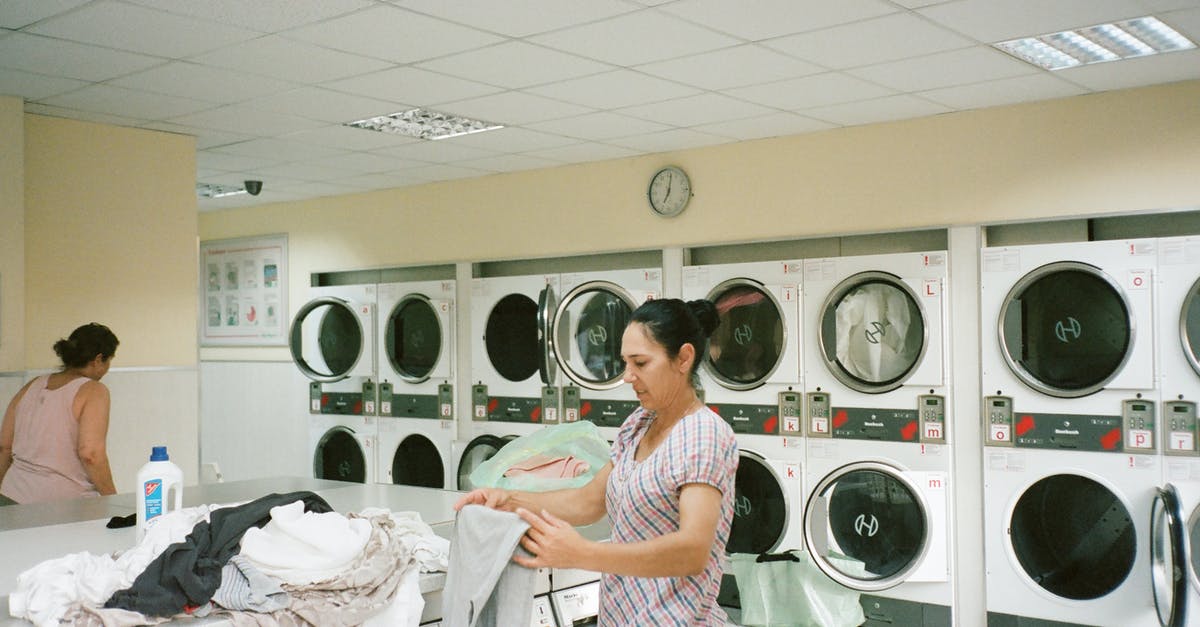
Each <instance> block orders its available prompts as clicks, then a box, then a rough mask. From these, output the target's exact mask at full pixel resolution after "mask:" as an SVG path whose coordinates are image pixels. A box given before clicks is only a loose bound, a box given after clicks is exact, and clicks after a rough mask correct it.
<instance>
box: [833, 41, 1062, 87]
mask: <svg viewBox="0 0 1200 627" xmlns="http://www.w3.org/2000/svg"><path fill="white" fill-rule="evenodd" d="M1040 71H1041V70H1040V69H1038V68H1036V67H1034V66H1032V65H1029V64H1028V63H1025V62H1023V61H1018V60H1016V59H1014V58H1013V57H1010V56H1008V55H1007V54H1004V53H1003V52H1000V51H999V50H996V49H994V48H990V47H987V46H975V47H973V48H964V49H962V50H952V51H950V52H939V53H936V54H931V55H926V56H923V57H917V58H914V59H905V60H903V61H894V62H891V63H881V64H879V65H872V66H868V67H863V68H858V69H855V70H848V71H847V73H848V74H852V75H854V76H857V77H859V78H861V79H864V80H868V81H873V82H876V83H879V84H880V85H886V86H888V87H891V88H893V89H897V90H900V91H925V90H929V89H937V88H938V87H950V86H952V85H968V84H971V83H978V82H981V81H989V80H996V79H1001V78H1010V77H1013V76H1021V75H1025V74H1034V73H1036V72H1040Z"/></svg>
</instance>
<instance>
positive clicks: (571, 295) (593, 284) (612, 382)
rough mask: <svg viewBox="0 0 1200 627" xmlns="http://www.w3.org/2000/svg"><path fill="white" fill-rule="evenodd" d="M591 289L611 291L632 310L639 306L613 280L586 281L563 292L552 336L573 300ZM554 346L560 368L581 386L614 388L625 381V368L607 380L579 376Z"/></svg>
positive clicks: (555, 357) (597, 388)
mask: <svg viewBox="0 0 1200 627" xmlns="http://www.w3.org/2000/svg"><path fill="white" fill-rule="evenodd" d="M591 291H604V292H609V293H610V294H612V295H613V296H616V297H617V298H619V299H621V301H622V302H624V303H625V304H626V305H628V306H629V311H630V312H632V311H633V310H635V309H637V308H638V304H637V303H635V302H633V297H632V296H631V295H630V294H629V292H628V291H626V290H625V288H623V287H621V286H620V285H617V284H616V283H613V282H612V281H586V282H584V283H580V284H579V285H576V286H575V287H573V288H571V291H569V292H567V293H566V294H563V297H562V300H560V301H558V308H557V309H556V310H555V311H554V318H553V319H552V321H551V324H552V327H551V329H552V332H551V333H550V336H551V337H554V338H557V337H558V333H559V329H558V325H559V323H560V322H562V321H563V319H564V318H563V313H565V312H566V310H567V307H568V306H569V305H570V304H571V301H572V300H574V299H575V298H576V297H577V296H579V295H580V294H582V293H584V292H591ZM552 346H553V350H552V351H551V352H553V353H554V359H555V361H556V362H558V367H559V369H560V370H562V372H563V373H564V374H566V375H567V377H568V378H570V379H571V381H573V382H575V383H576V384H578V385H579V386H580V387H585V388H587V389H589V390H612V389H615V388H618V387H620V386H621V384H623V383H624V382H625V381H624V378H625V369H624V368H622V369H621V374H619V375H617V376H616V377H613V378H611V379H607V380H605V381H586V380H584V377H581V376H579V375H578V374H577V373H576V372H575V371H574V370H572V369H571V366H570V365H569V364H567V363H565V361H566V360H564V359H563V356H562V351H561V350H559V347H558V343H557V342H555V343H554V344H553V345H552Z"/></svg>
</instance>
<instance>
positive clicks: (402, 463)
mask: <svg viewBox="0 0 1200 627" xmlns="http://www.w3.org/2000/svg"><path fill="white" fill-rule="evenodd" d="M392 483H393V484H396V485H412V486H418V487H422V488H438V489H439V490H440V489H442V488H445V487H446V466H445V464H444V462H443V460H442V454H441V453H440V452H438V448H437V445H435V444H434V443H433V442H432V441H430V439H429V438H427V437H425V436H423V435H421V434H419V433H414V434H412V435H410V436H408V437H406V438H404V439H403V440H401V441H400V444H399V446H397V447H396V451H395V452H394V453H393V454H392Z"/></svg>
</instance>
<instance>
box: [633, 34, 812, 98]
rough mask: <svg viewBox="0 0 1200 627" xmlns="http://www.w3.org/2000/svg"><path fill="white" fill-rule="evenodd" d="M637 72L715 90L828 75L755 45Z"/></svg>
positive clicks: (643, 67) (648, 66)
mask: <svg viewBox="0 0 1200 627" xmlns="http://www.w3.org/2000/svg"><path fill="white" fill-rule="evenodd" d="M636 69H637V70H638V71H639V72H645V73H647V74H653V75H654V76H658V77H660V78H665V79H667V80H672V81H678V82H680V83H687V84H688V85H695V86H696V87H700V88H702V89H712V90H719V89H728V88H730V87H742V86H744V85H755V84H758V83H770V82H774V81H781V80H784V79H788V78H796V77H798V76H807V75H809V74H816V73H818V72H823V71H825V70H824V69H823V68H821V67H820V66H817V65H813V64H811V63H806V62H804V61H800V60H798V59H794V58H792V57H789V56H786V55H783V54H780V53H778V52H775V51H773V50H767V49H766V48H763V47H762V46H759V45H756V44H746V45H743V46H734V47H733V48H723V49H721V50H714V51H712V52H704V53H701V54H696V55H692V56H688V57H681V58H678V59H671V60H670V61H659V62H657V63H648V64H646V65H639V66H638V67H637V68H636Z"/></svg>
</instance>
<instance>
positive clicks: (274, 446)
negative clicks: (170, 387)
mask: <svg viewBox="0 0 1200 627" xmlns="http://www.w3.org/2000/svg"><path fill="white" fill-rule="evenodd" d="M200 397H201V398H202V399H203V403H202V405H201V408H200V425H201V427H200V462H201V463H212V462H216V463H217V464H219V465H220V468H221V474H222V476H223V477H224V479H225V481H238V480H241V479H256V478H260V477H279V476H299V477H307V476H311V475H312V462H311V460H310V459H309V454H308V404H307V401H308V381H307V379H305V378H304V377H303V376H301V374H300V372H299V371H298V370H296V366H295V365H293V364H292V363H291V362H286V363H285V362H229V361H204V362H201V363H200Z"/></svg>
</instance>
